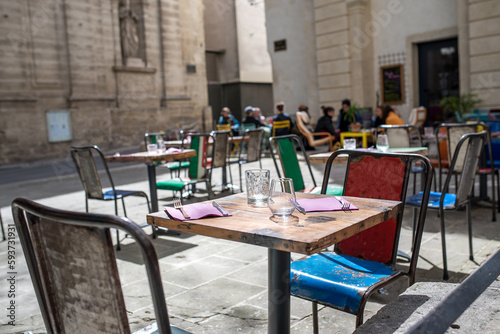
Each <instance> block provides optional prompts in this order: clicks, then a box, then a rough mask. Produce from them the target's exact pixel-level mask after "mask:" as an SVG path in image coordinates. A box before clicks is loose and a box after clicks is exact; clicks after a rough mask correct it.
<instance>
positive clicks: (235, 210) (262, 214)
mask: <svg viewBox="0 0 500 334" xmlns="http://www.w3.org/2000/svg"><path fill="white" fill-rule="evenodd" d="M296 196H297V199H299V200H300V199H303V198H318V197H329V196H327V195H315V194H304V193H296ZM345 198H346V199H347V200H348V201H349V202H351V203H352V204H353V205H355V206H356V207H357V208H359V210H352V211H351V212H344V211H322V212H308V213H307V214H306V215H302V214H299V213H297V211H294V213H293V215H294V216H297V217H298V218H299V221H298V225H296V226H292V225H282V224H277V223H274V222H273V221H271V220H270V219H269V218H270V216H271V212H270V210H269V209H268V208H253V207H250V206H248V205H247V198H246V194H245V193H240V194H235V195H231V196H227V197H222V198H219V199H217V202H218V203H219V204H220V205H221V206H222V207H223V208H225V209H226V210H228V211H229V212H230V213H231V214H232V216H230V217H207V218H203V219H198V220H185V221H178V220H173V219H171V218H169V217H168V216H167V214H166V213H165V212H163V211H162V212H156V213H152V214H149V215H148V216H147V222H148V224H150V225H154V226H159V227H165V228H169V229H174V230H177V231H185V232H189V233H194V234H200V235H205V236H209V237H214V238H219V239H226V240H231V241H238V242H243V243H247V244H252V245H258V246H263V247H267V248H268V268H269V273H268V317H269V322H268V333H277V334H287V333H290V252H295V253H301V254H305V255H312V254H315V253H319V252H320V251H321V250H323V249H325V248H327V247H329V246H331V245H333V244H335V243H337V242H339V241H342V240H344V239H347V238H349V237H351V236H353V235H355V234H356V233H359V232H361V231H363V230H366V229H368V228H370V227H372V226H375V225H377V224H379V223H381V222H383V221H386V220H387V219H389V218H392V217H394V216H396V215H397V214H398V213H399V212H401V210H403V203H402V202H397V201H386V200H379V199H370V198H359V197H347V196H346V197H345ZM202 203H210V201H208V202H202Z"/></svg>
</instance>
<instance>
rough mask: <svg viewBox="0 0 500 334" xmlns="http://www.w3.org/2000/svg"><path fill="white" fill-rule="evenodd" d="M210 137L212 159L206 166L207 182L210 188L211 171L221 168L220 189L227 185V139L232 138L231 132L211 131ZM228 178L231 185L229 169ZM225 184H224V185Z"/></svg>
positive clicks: (231, 178)
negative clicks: (211, 141)
mask: <svg viewBox="0 0 500 334" xmlns="http://www.w3.org/2000/svg"><path fill="white" fill-rule="evenodd" d="M210 136H211V137H212V139H213V144H212V158H211V161H210V163H209V164H208V166H207V171H208V173H209V174H208V180H209V183H210V187H211V188H212V171H213V169H214V168H219V167H220V168H222V187H224V186H225V185H227V166H228V165H229V153H230V150H229V138H232V137H233V136H232V132H231V131H212V132H211V133H210ZM221 138H222V139H221ZM224 138H225V139H224ZM229 177H230V182H231V184H232V183H233V175H232V173H231V169H229ZM224 183H226V184H224Z"/></svg>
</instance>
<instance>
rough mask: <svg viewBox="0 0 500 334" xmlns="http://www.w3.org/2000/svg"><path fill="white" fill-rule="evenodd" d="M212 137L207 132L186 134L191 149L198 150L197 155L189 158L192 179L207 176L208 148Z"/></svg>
mask: <svg viewBox="0 0 500 334" xmlns="http://www.w3.org/2000/svg"><path fill="white" fill-rule="evenodd" d="M210 137H211V136H210V135H209V134H206V133H190V134H187V135H186V138H187V139H188V141H189V142H190V147H191V149H193V150H195V151H196V155H195V156H192V157H191V158H189V177H190V178H191V179H203V178H206V176H207V158H208V156H207V154H208V152H207V150H208V142H209V138H210Z"/></svg>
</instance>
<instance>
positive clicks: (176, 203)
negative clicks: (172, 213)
mask: <svg viewBox="0 0 500 334" xmlns="http://www.w3.org/2000/svg"><path fill="white" fill-rule="evenodd" d="M174 208H176V209H178V210H180V211H181V212H182V215H183V216H184V218H186V219H189V218H191V217H189V215H188V214H187V213H186V211H184V208H183V207H182V202H181V199H180V198H174Z"/></svg>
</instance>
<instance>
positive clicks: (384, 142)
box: [377, 135, 389, 152]
mask: <svg viewBox="0 0 500 334" xmlns="http://www.w3.org/2000/svg"><path fill="white" fill-rule="evenodd" d="M377 149H379V150H380V151H382V152H387V150H388V149H389V139H388V138H387V135H378V137H377Z"/></svg>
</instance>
